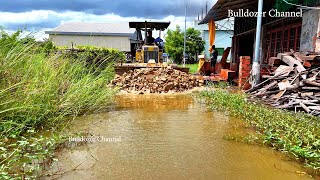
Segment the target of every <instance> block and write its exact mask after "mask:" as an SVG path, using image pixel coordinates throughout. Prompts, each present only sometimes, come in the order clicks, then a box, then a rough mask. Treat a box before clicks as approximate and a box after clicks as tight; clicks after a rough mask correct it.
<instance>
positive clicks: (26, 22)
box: [0, 10, 195, 40]
mask: <svg viewBox="0 0 320 180" xmlns="http://www.w3.org/2000/svg"><path fill="white" fill-rule="evenodd" d="M194 19H195V18H190V17H188V18H187V20H188V21H187V27H190V26H191V25H192V21H193V20H194ZM145 20H147V21H170V22H171V25H170V26H169V29H175V27H176V25H179V26H180V27H181V29H184V17H175V16H172V15H170V16H167V17H165V18H163V19H145V18H143V17H121V16H119V15H116V14H113V13H112V14H104V15H94V14H88V13H84V12H75V11H65V12H55V11H52V10H34V11H29V12H22V13H11V12H0V24H1V25H3V26H4V27H5V28H6V27H13V28H11V29H10V30H16V29H15V28H20V29H21V28H26V29H27V31H29V32H30V31H31V32H32V33H33V34H34V36H35V37H36V38H37V39H38V40H41V39H43V38H46V37H47V35H45V34H44V31H45V30H50V29H51V28H54V26H58V25H60V24H62V23H65V22H108V23H117V22H129V21H145Z"/></svg>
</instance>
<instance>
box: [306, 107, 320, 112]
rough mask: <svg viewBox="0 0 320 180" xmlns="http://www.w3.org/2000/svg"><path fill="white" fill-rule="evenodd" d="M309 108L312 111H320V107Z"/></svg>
mask: <svg viewBox="0 0 320 180" xmlns="http://www.w3.org/2000/svg"><path fill="white" fill-rule="evenodd" d="M308 108H309V109H311V110H317V111H320V106H309V107H308Z"/></svg>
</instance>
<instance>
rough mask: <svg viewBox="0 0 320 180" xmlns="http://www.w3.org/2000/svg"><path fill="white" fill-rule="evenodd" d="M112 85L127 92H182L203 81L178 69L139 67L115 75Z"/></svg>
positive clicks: (200, 84)
mask: <svg viewBox="0 0 320 180" xmlns="http://www.w3.org/2000/svg"><path fill="white" fill-rule="evenodd" d="M111 83H112V85H114V86H117V87H120V88H121V89H122V90H126V91H128V92H141V93H168V92H183V91H186V90H189V89H192V88H194V87H199V86H203V84H204V81H203V80H201V79H199V78H198V77H195V76H193V75H190V74H188V73H185V72H181V71H179V70H175V69H172V68H171V67H166V68H141V69H135V70H134V71H133V70H131V71H128V72H126V73H124V74H123V75H122V76H116V77H115V79H114V80H113V81H112V82H111Z"/></svg>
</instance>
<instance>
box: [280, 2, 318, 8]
mask: <svg viewBox="0 0 320 180" xmlns="http://www.w3.org/2000/svg"><path fill="white" fill-rule="evenodd" d="M282 1H283V2H285V3H287V4H289V5H292V6H297V7H299V8H301V9H317V10H320V7H310V6H304V5H300V4H294V3H290V2H288V1H287V0H282Z"/></svg>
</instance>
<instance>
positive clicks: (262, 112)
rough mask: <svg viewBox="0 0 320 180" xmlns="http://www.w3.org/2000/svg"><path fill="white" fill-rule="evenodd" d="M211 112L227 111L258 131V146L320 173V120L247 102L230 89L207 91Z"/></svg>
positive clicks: (203, 96) (206, 97) (204, 96)
mask: <svg viewBox="0 0 320 180" xmlns="http://www.w3.org/2000/svg"><path fill="white" fill-rule="evenodd" d="M199 95H200V97H202V98H204V99H205V100H206V101H207V103H208V106H209V107H210V108H212V109H217V110H219V111H225V112H228V113H229V114H230V115H231V116H236V117H239V118H241V119H242V120H244V121H245V122H246V123H247V125H249V126H251V127H254V128H255V129H256V132H257V136H256V137H255V139H256V140H257V143H263V144H266V145H269V146H271V147H273V148H275V149H277V150H279V151H282V152H284V153H287V154H288V155H289V156H290V157H293V158H294V159H296V160H298V161H301V162H303V163H305V164H306V165H307V166H308V167H311V168H312V169H314V170H315V172H316V173H318V174H319V172H320V119H319V118H318V117H313V116H309V115H306V114H303V113H300V114H294V113H292V112H287V111H283V110H278V109H271V108H269V107H266V106H264V105H259V104H254V103H250V102H248V101H247V99H246V96H245V95H244V94H235V93H231V92H229V91H227V90H216V91H204V92H201V93H200V94H199Z"/></svg>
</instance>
